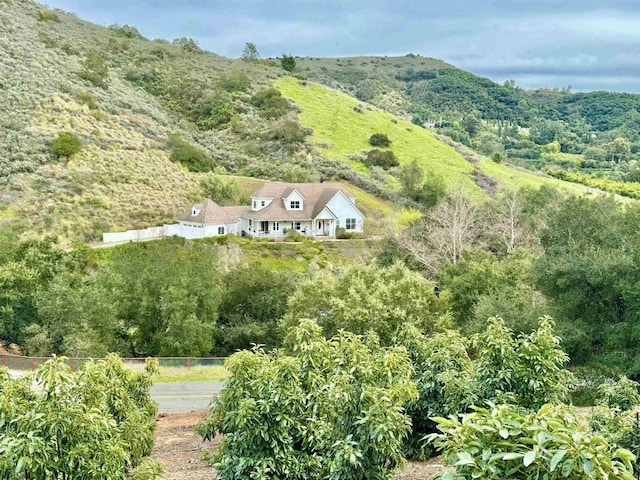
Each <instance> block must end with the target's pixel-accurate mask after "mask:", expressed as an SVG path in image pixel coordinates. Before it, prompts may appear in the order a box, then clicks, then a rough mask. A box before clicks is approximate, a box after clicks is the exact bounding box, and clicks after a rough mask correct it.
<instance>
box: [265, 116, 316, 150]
mask: <svg viewBox="0 0 640 480" xmlns="http://www.w3.org/2000/svg"><path fill="white" fill-rule="evenodd" d="M312 133H313V130H311V129H310V128H306V127H303V126H302V125H300V122H299V121H298V120H297V119H295V118H283V119H280V120H277V121H275V122H274V123H273V125H272V126H271V140H279V141H280V142H282V143H284V144H285V145H293V144H296V143H302V142H304V140H305V138H306V137H307V136H308V135H311V134H312Z"/></svg>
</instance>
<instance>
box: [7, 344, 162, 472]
mask: <svg viewBox="0 0 640 480" xmlns="http://www.w3.org/2000/svg"><path fill="white" fill-rule="evenodd" d="M65 360H66V359H64V358H63V357H60V358H57V359H53V360H49V361H48V362H46V363H45V364H44V365H43V366H41V367H40V368H39V369H38V370H37V371H36V372H35V374H34V376H33V378H31V377H24V378H21V379H15V380H12V379H10V378H9V375H8V372H7V370H6V369H0V418H2V425H1V426H0V433H1V434H0V451H2V458H1V459H0V476H1V477H2V478H5V479H8V480H18V479H25V478H32V479H44V478H68V479H83V478H87V479H88V478H109V479H114V480H124V479H125V478H126V474H127V473H128V472H130V471H131V470H132V469H134V468H136V467H137V466H138V465H143V464H144V465H155V468H152V469H149V468H150V467H147V468H148V469H149V472H148V475H147V477H146V480H151V479H153V478H156V476H157V475H156V474H157V473H159V469H158V466H157V464H155V462H153V461H151V460H150V459H147V458H146V457H148V456H149V455H150V454H151V450H152V448H153V441H154V430H155V428H156V424H155V414H156V411H157V407H156V405H155V403H154V402H153V401H152V400H151V397H150V395H149V388H150V386H151V378H152V377H153V375H154V374H155V373H157V368H158V367H157V362H148V363H147V366H146V368H145V370H144V371H141V372H133V371H131V370H128V369H126V368H125V367H124V366H123V365H122V361H121V360H120V359H119V358H118V357H117V356H115V355H110V356H108V357H107V358H106V359H105V360H100V361H96V362H88V363H87V364H85V365H84V366H83V368H82V370H80V371H79V372H72V371H71V369H70V367H69V365H68V364H67V363H66V362H65Z"/></svg>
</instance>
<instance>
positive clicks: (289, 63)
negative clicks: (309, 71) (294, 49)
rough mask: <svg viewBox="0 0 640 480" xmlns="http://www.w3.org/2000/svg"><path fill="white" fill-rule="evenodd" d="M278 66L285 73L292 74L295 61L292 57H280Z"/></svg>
mask: <svg viewBox="0 0 640 480" xmlns="http://www.w3.org/2000/svg"><path fill="white" fill-rule="evenodd" d="M280 65H281V66H282V68H283V69H284V70H286V71H287V72H293V71H294V70H295V69H296V59H295V58H294V57H293V55H282V58H281V59H280Z"/></svg>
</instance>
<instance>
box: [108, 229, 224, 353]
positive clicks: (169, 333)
mask: <svg viewBox="0 0 640 480" xmlns="http://www.w3.org/2000/svg"><path fill="white" fill-rule="evenodd" d="M100 281H101V282H102V283H103V285H104V286H105V289H106V290H107V291H111V292H112V294H111V295H112V298H113V299H117V318H118V321H119V323H120V324H121V329H122V334H123V336H124V340H123V341H124V342H126V346H127V349H128V351H129V352H130V355H132V356H136V357H137V356H149V355H154V356H202V355H207V354H209V353H210V352H211V349H212V348H213V332H214V328H215V323H216V319H217V317H218V306H219V304H220V300H221V288H222V285H221V284H220V272H219V271H218V265H217V255H216V252H215V250H213V249H211V248H210V246H207V245H206V244H196V245H193V246H191V247H189V248H185V246H184V241H183V240H181V239H168V240H165V241H157V242H147V243H136V244H130V245H126V246H123V247H121V248H120V249H118V251H117V252H116V254H115V255H113V257H112V259H111V261H110V263H109V264H108V266H106V268H104V270H103V271H102V272H101V274H100Z"/></svg>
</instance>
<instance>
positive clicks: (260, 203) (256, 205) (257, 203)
mask: <svg viewBox="0 0 640 480" xmlns="http://www.w3.org/2000/svg"><path fill="white" fill-rule="evenodd" d="M271 202H273V198H261V197H251V210H253V211H254V212H258V211H260V210H262V209H263V208H267V207H268V206H269V205H271Z"/></svg>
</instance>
